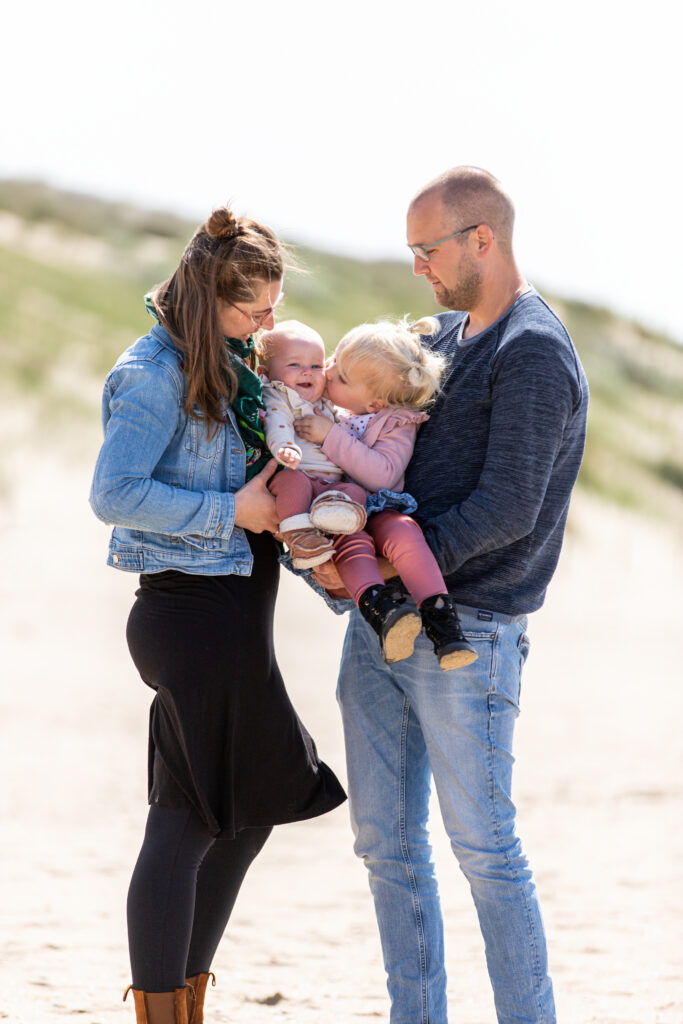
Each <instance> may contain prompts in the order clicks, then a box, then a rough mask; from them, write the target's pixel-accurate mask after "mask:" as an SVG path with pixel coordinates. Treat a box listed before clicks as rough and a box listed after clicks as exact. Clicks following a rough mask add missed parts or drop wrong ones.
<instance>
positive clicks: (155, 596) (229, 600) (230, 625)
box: [127, 533, 346, 838]
mask: <svg viewBox="0 0 683 1024" xmlns="http://www.w3.org/2000/svg"><path fill="white" fill-rule="evenodd" d="M248 537H249V543H250V546H251V550H252V553H253V555H254V566H253V570H252V574H251V576H233V575H231V576H198V575H197V576H195V575H190V574H187V573H181V572H177V571H175V570H170V571H166V572H161V573H152V574H147V575H143V576H141V577H140V589H139V590H138V591H137V600H136V602H135V604H134V605H133V608H132V610H131V613H130V617H129V619H128V632H127V636H128V646H129V648H130V652H131V655H132V657H133V661H134V662H135V665H136V667H137V669H138V671H139V672H140V675H141V676H142V679H143V680H144V682H145V683H147V685H148V686H151V687H152V689H154V690H156V696H155V698H154V700H153V702H152V707H151V709H150V728H149V800H150V803H157V804H159V805H161V806H164V807H188V806H191V807H193V808H194V809H195V810H196V811H197V812H198V814H199V815H200V816H201V817H202V818H203V820H204V821H205V822H206V824H207V827H208V829H209V832H210V833H211V834H212V835H214V836H220V837H221V838H232V837H233V836H234V835H235V833H236V832H239V831H240V830H241V829H244V828H249V827H254V826H263V825H278V824H282V823H284V822H288V821H300V820H303V819H304V818H313V817H315V816H316V815H319V814H324V813H325V812H326V811H330V810H332V809H333V808H334V807H337V806H338V805H339V804H341V803H342V802H343V801H344V800H345V799H346V794H345V793H344V790H343V789H342V787H341V785H340V783H339V781H338V779H337V778H336V776H335V775H334V774H333V772H332V771H331V770H330V769H329V768H328V767H327V765H326V764H324V763H323V762H322V761H319V760H318V755H317V752H316V748H315V744H314V742H313V740H312V739H311V737H310V736H309V734H308V732H307V731H306V729H305V728H304V726H303V725H302V723H301V722H300V720H299V718H298V716H297V714H296V712H295V710H294V708H293V706H292V704H291V701H290V699H289V697H288V695H287V691H286V690H285V686H284V682H283V680H282V676H281V675H280V671H279V669H278V666H277V662H276V661H275V654H274V651H273V611H274V605H275V597H276V594H277V584H278V572H279V565H278V562H277V554H278V551H277V546H276V544H275V541H274V540H273V538H272V537H271V535H270V534H267V533H262V534H251V533H250V534H248Z"/></svg>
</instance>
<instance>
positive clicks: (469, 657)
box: [420, 594, 477, 672]
mask: <svg viewBox="0 0 683 1024" xmlns="http://www.w3.org/2000/svg"><path fill="white" fill-rule="evenodd" d="M420 615H421V616H422V625H423V626H424V628H425V633H426V634H427V636H428V637H429V639H430V640H431V641H432V644H433V645H434V653H435V654H436V656H437V658H438V659H439V665H440V666H441V668H442V669H443V670H444V672H448V671H449V670H450V669H452V668H464V667H465V665H471V664H472V662H473V661H476V660H477V652H476V651H475V649H474V647H472V645H471V644H468V642H467V640H466V639H465V636H464V634H463V631H462V627H461V626H460V619H459V618H458V613H457V612H456V610H455V605H454V604H453V601H452V599H451V597H450V596H449V595H448V594H435V595H434V597H427V598H425V600H424V601H423V602H422V604H421V605H420Z"/></svg>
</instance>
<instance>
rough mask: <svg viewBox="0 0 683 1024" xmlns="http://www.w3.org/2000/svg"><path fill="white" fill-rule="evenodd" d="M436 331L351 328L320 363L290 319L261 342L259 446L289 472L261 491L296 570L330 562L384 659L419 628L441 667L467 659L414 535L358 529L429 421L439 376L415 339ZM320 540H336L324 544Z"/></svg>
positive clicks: (436, 361)
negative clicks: (388, 570) (384, 568)
mask: <svg viewBox="0 0 683 1024" xmlns="http://www.w3.org/2000/svg"><path fill="white" fill-rule="evenodd" d="M438 327H439V325H438V321H436V320H434V319H433V318H426V319H423V320H420V321H418V322H417V323H415V324H409V323H407V322H405V321H404V322H401V323H398V324H397V323H393V322H390V321H380V322H379V323H377V324H361V325H360V327H356V328H354V329H353V330H352V331H350V332H349V333H348V334H346V335H345V336H344V337H343V338H342V340H341V341H340V342H339V345H338V346H337V349H336V351H335V353H334V355H333V356H332V358H331V359H330V360H329V361H328V363H327V365H326V366H325V363H324V348H323V345H322V339H321V338H320V336H319V335H318V334H317V333H316V332H315V331H312V330H311V329H310V328H308V327H305V326H304V325H303V324H299V323H297V322H296V321H288V322H286V323H284V324H281V325H278V326H277V327H276V328H275V329H274V330H273V331H267V332H265V333H264V334H263V335H262V336H261V338H260V339H259V356H260V358H261V360H262V362H263V370H264V372H265V373H266V374H267V378H265V384H264V399H265V403H266V438H267V440H268V444H269V447H270V449H271V451H272V453H273V455H274V456H275V458H277V459H278V461H280V462H281V463H282V464H283V465H285V466H287V467H288V470H287V471H286V472H281V473H278V474H276V476H275V477H274V479H273V481H272V483H271V488H272V491H273V493H274V494H275V498H276V505H277V509H278V513H279V514H280V516H281V522H280V529H281V532H282V534H283V537H284V539H285V543H287V545H288V547H289V548H290V552H291V554H292V557H293V561H294V564H295V566H297V567H305V566H304V562H306V564H307V565H309V566H310V565H320V564H322V563H323V562H324V561H326V560H328V559H329V558H332V557H334V564H335V567H336V569H337V571H338V573H339V576H340V577H341V579H342V582H343V583H344V586H345V587H346V589H347V591H348V592H349V593H350V595H351V597H352V598H353V600H354V601H355V602H356V604H357V605H358V608H359V610H360V612H361V614H362V615H363V617H364V618H365V619H366V621H367V622H369V624H370V625H371V626H372V628H373V629H374V630H375V632H376V633H377V634H378V636H379V637H380V643H381V650H382V656H383V657H384V659H385V661H387V662H389V663H393V662H396V661H401V660H402V659H404V658H408V657H410V655H411V654H412V652H413V645H414V642H415V638H416V637H417V634H418V633H419V632H420V630H421V629H422V627H423V626H424V629H425V632H426V634H427V636H428V637H429V639H430V640H431V641H432V644H433V645H434V650H435V652H436V654H437V657H438V659H439V663H440V665H441V667H442V668H443V669H445V670H448V669H452V668H458V667H460V666H463V665H468V664H470V663H471V662H472V661H474V660H475V659H476V657H477V655H476V652H475V651H474V649H473V648H472V647H471V646H470V644H469V643H468V642H467V641H466V640H465V637H464V636H463V633H462V630H461V628H460V622H459V619H458V615H457V612H456V609H455V605H454V604H453V602H452V601H451V599H450V597H449V595H448V589H447V587H446V584H445V582H444V579H443V577H442V575H441V572H440V570H439V567H438V565H437V563H436V559H435V558H434V556H433V554H432V552H431V550H430V549H429V547H428V545H427V542H426V541H425V539H424V536H423V534H422V531H421V530H420V528H419V526H418V525H417V523H416V522H415V521H414V520H413V519H411V518H410V517H409V516H406V515H404V514H402V513H400V512H397V511H395V510H393V509H384V510H382V511H379V512H376V513H374V514H372V515H371V516H370V518H369V520H368V521H367V530H363V529H362V527H363V526H364V525H365V521H366V515H365V501H366V498H367V495H368V493H373V494H374V493H375V492H377V491H380V492H386V491H391V492H394V493H396V492H400V491H401V490H402V488H403V479H404V472H405V468H406V466H407V464H408V461H409V460H410V457H411V455H412V452H413V448H414V446H415V437H416V433H417V429H418V426H419V425H420V423H422V422H424V421H425V420H426V419H427V418H428V417H427V416H426V414H425V412H424V411H423V410H424V408H425V407H426V406H428V405H429V404H430V402H431V401H432V400H433V398H434V396H435V395H436V393H437V391H438V388H439V380H440V377H441V374H442V372H443V367H444V360H443V359H442V357H440V356H438V355H436V354H435V353H433V352H432V351H431V350H430V349H428V348H426V347H425V346H424V345H422V343H421V341H420V334H426V335H428V334H433V333H435V331H436V330H438ZM276 382H277V383H276ZM278 397H279V400H278V401H277V402H276V398H278ZM285 398H286V399H287V401H286V402H285ZM271 399H273V401H271ZM332 403H334V404H332ZM295 424H296V430H295V429H294V425H295ZM342 474H344V475H345V476H346V478H347V479H346V480H344V479H343V476H342ZM380 507H381V502H380ZM327 534H333V535H336V536H335V541H334V544H332V542H331V541H330V539H329V537H328V536H327ZM311 537H313V538H314V540H313V541H311ZM314 545H315V554H313V546H314ZM326 545H327V546H326ZM304 550H306V551H307V552H308V553H309V554H308V557H307V556H304V555H303V554H302V552H303V551H304ZM377 553H379V554H380V555H382V556H384V557H385V558H387V559H388V560H389V561H390V562H391V563H392V565H393V566H394V568H395V569H396V571H397V572H398V575H399V576H400V578H401V581H402V583H403V585H404V587H405V588H406V589H407V591H408V592H409V593H410V594H411V596H412V597H413V598H414V600H415V603H416V604H417V606H418V609H419V612H418V611H416V610H415V608H414V606H412V605H411V604H410V603H408V602H407V601H406V596H405V592H403V591H402V590H401V589H400V588H397V587H396V585H395V584H387V583H385V582H384V579H383V577H382V574H381V572H380V569H379V565H378V562H377ZM313 559H315V561H313Z"/></svg>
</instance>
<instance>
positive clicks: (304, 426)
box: [294, 415, 334, 444]
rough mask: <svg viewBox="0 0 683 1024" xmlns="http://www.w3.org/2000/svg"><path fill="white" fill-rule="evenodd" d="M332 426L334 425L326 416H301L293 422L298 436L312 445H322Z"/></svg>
mask: <svg viewBox="0 0 683 1024" xmlns="http://www.w3.org/2000/svg"><path fill="white" fill-rule="evenodd" d="M333 426H334V423H333V422H332V420H328V418H327V416H310V415H309V416H302V417H301V419H300V420H295V421H294V429H295V430H296V432H297V434H298V436H299V437H303V438H304V440H305V441H312V442H313V444H322V443H323V441H324V440H325V438H326V437H327V435H328V434H329V432H330V431H331V430H332V427H333Z"/></svg>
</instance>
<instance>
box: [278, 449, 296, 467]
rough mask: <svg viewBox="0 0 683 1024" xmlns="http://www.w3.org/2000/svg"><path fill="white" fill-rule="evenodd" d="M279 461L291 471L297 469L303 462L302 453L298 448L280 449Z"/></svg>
mask: <svg viewBox="0 0 683 1024" xmlns="http://www.w3.org/2000/svg"><path fill="white" fill-rule="evenodd" d="M277 461H278V462H281V463H282V465H283V466H287V467H288V468H289V469H296V467H297V466H298V465H299V463H300V462H301V453H300V452H298V451H297V450H296V448H287V447H285V446H283V447H282V448H278V451H277Z"/></svg>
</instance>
